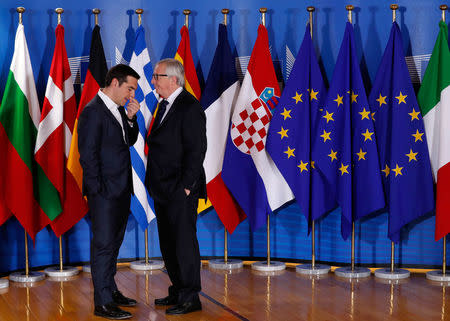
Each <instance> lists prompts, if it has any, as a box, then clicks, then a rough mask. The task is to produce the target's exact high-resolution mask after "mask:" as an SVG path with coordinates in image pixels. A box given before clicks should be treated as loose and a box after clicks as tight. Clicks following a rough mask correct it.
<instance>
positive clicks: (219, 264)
mask: <svg viewBox="0 0 450 321" xmlns="http://www.w3.org/2000/svg"><path fill="white" fill-rule="evenodd" d="M229 13H230V9H222V14H223V24H224V25H225V26H227V15H228V14H229ZM223 230H224V249H223V252H224V253H223V260H222V259H216V260H209V262H208V266H209V267H210V268H212V269H218V270H234V269H240V268H242V267H243V266H244V263H243V262H242V260H238V259H230V260H229V259H228V232H227V229H226V228H225V226H224V228H223ZM225 276H226V275H225Z"/></svg>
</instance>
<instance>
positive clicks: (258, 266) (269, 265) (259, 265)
mask: <svg viewBox="0 0 450 321" xmlns="http://www.w3.org/2000/svg"><path fill="white" fill-rule="evenodd" d="M259 12H260V13H261V24H262V25H263V26H264V27H265V26H266V12H267V8H264V7H263V8H260V9H259ZM252 269H254V270H257V271H263V272H273V271H281V270H284V269H286V264H285V263H283V262H278V261H272V262H271V261H270V214H267V261H266V262H264V261H262V262H255V263H253V264H252Z"/></svg>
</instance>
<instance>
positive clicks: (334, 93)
mask: <svg viewBox="0 0 450 321" xmlns="http://www.w3.org/2000/svg"><path fill="white" fill-rule="evenodd" d="M318 128H319V130H318V133H317V134H316V137H315V139H316V144H315V145H314V147H313V151H314V155H317V160H316V167H317V168H318V169H319V170H320V171H321V172H322V173H323V174H324V175H325V177H326V179H327V181H328V183H329V184H330V185H331V187H332V189H333V191H334V194H335V197H336V200H337V202H338V204H339V206H340V207H341V210H342V218H341V234H342V237H343V238H344V239H347V237H348V236H349V235H350V233H351V229H352V222H353V221H356V220H357V219H359V218H362V217H363V216H365V215H368V214H370V213H372V212H374V211H377V210H379V209H382V208H383V207H384V193H383V186H382V182H381V175H380V165H379V161H378V152H377V143H376V140H375V132H374V125H373V121H372V113H371V110H370V108H369V105H368V102H367V97H366V92H365V89H364V85H363V82H362V78H361V72H360V70H359V63H358V58H357V56H356V49H355V41H354V35H353V26H352V25H351V24H350V23H349V22H347V25H346V28H345V33H344V40H343V41H342V45H341V48H340V50H339V55H338V58H337V61H336V67H335V69H334V73H333V78H332V81H331V85H330V89H329V91H328V96H327V99H326V103H325V105H324V106H323V110H322V113H321V115H320V120H319V126H318Z"/></svg>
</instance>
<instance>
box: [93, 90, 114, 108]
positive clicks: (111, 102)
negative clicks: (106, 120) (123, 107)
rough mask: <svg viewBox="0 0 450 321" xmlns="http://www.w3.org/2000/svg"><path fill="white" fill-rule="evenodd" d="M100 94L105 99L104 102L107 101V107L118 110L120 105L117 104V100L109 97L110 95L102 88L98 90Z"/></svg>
mask: <svg viewBox="0 0 450 321" xmlns="http://www.w3.org/2000/svg"><path fill="white" fill-rule="evenodd" d="M98 95H99V96H100V98H101V99H102V100H103V102H104V103H105V105H106V107H108V109H109V110H114V109H116V110H117V108H118V107H119V105H117V104H116V103H115V102H113V101H112V99H111V98H109V96H108V95H106V94H105V93H104V92H103V91H102V90H101V89H100V90H99V91H98Z"/></svg>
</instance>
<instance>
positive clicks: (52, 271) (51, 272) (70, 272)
mask: <svg viewBox="0 0 450 321" xmlns="http://www.w3.org/2000/svg"><path fill="white" fill-rule="evenodd" d="M44 272H45V274H47V275H48V276H51V277H57V278H64V277H68V276H74V275H77V274H78V273H79V272H80V271H79V270H78V269H77V268H76V267H72V266H63V268H62V270H61V268H60V267H59V266H52V267H49V268H46V269H45V270H44Z"/></svg>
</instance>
